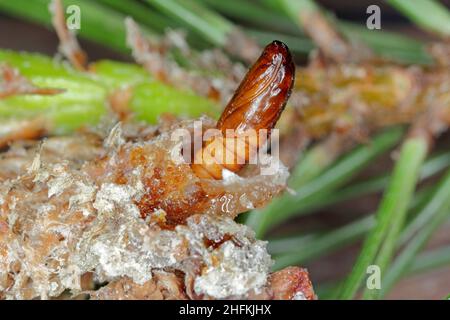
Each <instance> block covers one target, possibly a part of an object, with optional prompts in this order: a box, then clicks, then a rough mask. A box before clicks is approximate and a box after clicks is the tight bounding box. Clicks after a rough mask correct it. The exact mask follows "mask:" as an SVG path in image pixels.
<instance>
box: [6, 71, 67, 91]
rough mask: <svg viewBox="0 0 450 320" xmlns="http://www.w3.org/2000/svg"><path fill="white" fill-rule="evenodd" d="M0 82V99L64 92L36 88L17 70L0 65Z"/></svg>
mask: <svg viewBox="0 0 450 320" xmlns="http://www.w3.org/2000/svg"><path fill="white" fill-rule="evenodd" d="M0 73H1V77H2V81H1V82H0V99H4V98H7V97H9V96H13V95H20V94H40V95H53V94H58V93H62V92H64V90H63V89H56V88H38V87H36V86H35V85H33V84H32V83H31V82H30V81H29V80H28V79H26V78H25V77H23V76H22V75H21V74H20V73H19V71H18V70H17V69H14V68H12V67H10V66H8V65H6V64H2V65H0Z"/></svg>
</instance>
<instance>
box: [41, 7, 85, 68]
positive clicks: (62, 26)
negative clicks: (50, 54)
mask: <svg viewBox="0 0 450 320" xmlns="http://www.w3.org/2000/svg"><path fill="white" fill-rule="evenodd" d="M49 10H50V13H51V14H52V24H53V27H54V28H55V30H56V33H57V35H58V38H59V41H60V45H59V48H58V49H59V51H60V52H61V54H62V55H63V56H64V57H66V58H67V59H68V60H69V61H70V63H71V64H72V65H73V66H74V67H75V68H76V69H77V70H80V71H85V70H86V69H87V55H86V53H85V52H84V51H83V49H81V47H80V45H79V43H78V41H77V38H76V36H75V34H74V33H73V32H72V31H70V30H69V29H68V27H67V24H66V19H65V17H64V7H63V5H62V2H61V0H52V1H51V2H50V4H49Z"/></svg>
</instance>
